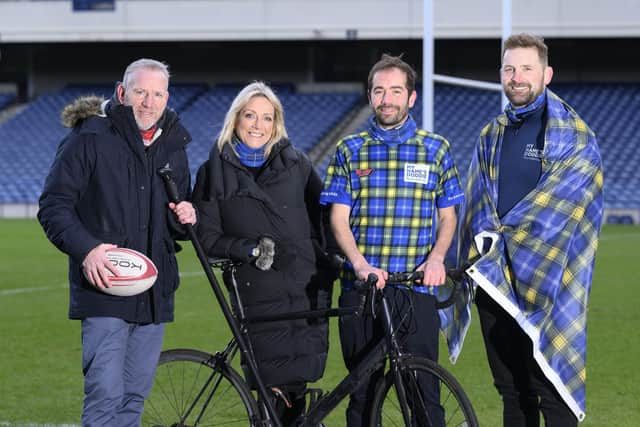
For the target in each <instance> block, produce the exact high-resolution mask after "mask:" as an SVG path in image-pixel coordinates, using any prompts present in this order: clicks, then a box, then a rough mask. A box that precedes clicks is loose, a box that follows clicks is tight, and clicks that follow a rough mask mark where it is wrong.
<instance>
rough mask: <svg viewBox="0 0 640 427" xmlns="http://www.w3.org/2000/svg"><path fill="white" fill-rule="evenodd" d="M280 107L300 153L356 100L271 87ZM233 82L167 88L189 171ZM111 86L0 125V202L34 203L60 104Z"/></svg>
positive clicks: (104, 91) (50, 98) (68, 96)
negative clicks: (187, 138) (184, 132)
mask: <svg viewBox="0 0 640 427" xmlns="http://www.w3.org/2000/svg"><path fill="white" fill-rule="evenodd" d="M275 86H276V90H277V91H278V93H279V95H280V97H281V100H282V102H283V104H284V108H285V115H286V117H285V119H286V121H287V129H288V131H289V136H290V138H291V139H292V140H293V141H294V143H295V144H296V145H297V146H298V147H300V148H301V149H302V150H304V151H308V150H309V149H311V148H312V147H313V146H314V145H315V144H317V143H318V141H319V140H320V139H321V138H322V136H323V135H324V134H326V133H327V132H328V131H329V130H330V129H331V128H332V127H333V126H334V125H335V124H336V123H337V122H338V121H339V120H340V119H341V118H342V117H343V116H344V115H345V114H346V113H347V112H348V111H349V110H350V109H352V108H353V107H354V106H355V105H356V104H357V102H358V100H359V94H357V93H300V94H298V93H295V92H294V87H293V85H285V84H282V85H275ZM239 88H240V86H238V85H222V86H220V87H215V88H212V89H209V88H208V86H207V85H205V84H178V85H174V86H172V87H171V97H170V99H169V105H170V107H171V108H173V109H175V110H176V111H178V112H179V113H180V115H181V117H182V120H183V122H184V124H185V126H186V127H187V129H189V130H190V131H191V134H192V136H193V142H192V143H191V144H189V147H188V150H187V151H188V154H189V158H190V163H191V168H192V174H193V175H194V176H195V171H196V170H197V167H198V166H199V165H200V164H202V162H203V161H204V160H205V159H206V158H207V157H208V155H209V151H210V149H211V146H212V144H213V141H214V139H215V137H216V136H217V134H218V132H219V131H220V128H221V127H222V123H223V120H224V115H225V113H226V111H227V109H228V108H229V105H230V104H231V101H232V100H233V98H234V97H235V95H236V94H237V92H238V89H239ZM112 90H113V89H112V86H110V85H99V84H98V85H71V86H67V87H66V88H65V89H63V90H61V91H59V92H55V93H50V94H45V95H42V96H40V97H38V98H37V99H36V100H35V101H33V102H32V103H31V104H30V105H29V107H28V108H26V109H25V110H24V111H22V112H21V113H20V114H18V115H16V116H15V117H13V118H12V119H10V120H9V121H7V122H6V123H4V124H2V125H0V141H2V143H0V167H1V168H2V169H3V170H4V171H5V172H6V173H5V174H3V176H2V177H0V204H2V203H36V202H37V200H38V197H39V195H40V192H41V190H42V185H43V183H44V178H45V176H46V173H47V171H48V170H49V166H50V165H51V162H52V160H53V157H54V156H55V151H56V148H57V146H58V143H59V142H60V140H61V139H62V138H63V137H64V135H65V134H66V133H67V131H68V130H67V129H65V128H64V127H63V126H62V125H61V124H60V120H59V115H60V111H61V110H62V108H63V107H64V106H65V105H67V104H68V103H70V102H71V101H73V100H74V99H76V98H77V97H79V96H83V95H88V94H95V95H98V96H102V97H105V98H106V97H109V96H111V93H112Z"/></svg>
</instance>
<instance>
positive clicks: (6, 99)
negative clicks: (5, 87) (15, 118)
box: [0, 93, 16, 111]
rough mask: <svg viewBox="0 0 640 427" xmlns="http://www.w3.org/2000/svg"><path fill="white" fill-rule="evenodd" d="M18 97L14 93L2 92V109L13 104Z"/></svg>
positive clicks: (0, 100)
mask: <svg viewBox="0 0 640 427" xmlns="http://www.w3.org/2000/svg"><path fill="white" fill-rule="evenodd" d="M15 99H16V96H15V95H14V94H12V93H0V111H1V110H4V109H5V108H6V107H8V106H9V105H11V104H12V103H13V101H14V100H15Z"/></svg>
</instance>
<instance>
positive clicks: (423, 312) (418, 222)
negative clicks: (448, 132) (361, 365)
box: [320, 55, 464, 427]
mask: <svg viewBox="0 0 640 427" xmlns="http://www.w3.org/2000/svg"><path fill="white" fill-rule="evenodd" d="M415 81H416V72H415V71H414V70H413V69H412V68H411V66H409V65H408V64H407V63H406V62H404V61H403V60H402V59H401V58H399V57H393V56H390V55H383V56H382V58H381V59H380V61H378V62H377V63H376V64H375V65H374V66H373V68H372V69H371V71H370V73H369V79H368V88H367V91H368V96H369V103H370V104H371V107H372V109H373V113H374V115H373V117H372V118H371V120H370V127H369V129H367V130H366V131H364V132H361V133H359V134H356V135H351V136H348V137H346V138H344V139H343V140H341V141H339V142H338V144H337V148H336V154H335V157H334V159H333V160H332V162H331V163H330V165H329V168H328V171H327V177H326V180H325V185H324V191H323V192H322V195H321V198H320V202H321V204H331V205H332V206H331V226H332V229H333V232H334V234H335V237H336V240H337V242H338V245H339V246H340V248H341V250H342V251H343V252H344V254H345V256H346V257H347V260H348V261H347V262H346V263H345V267H344V269H343V270H342V272H341V274H340V279H341V285H342V294H341V296H340V306H343V307H347V306H353V305H357V303H358V300H359V296H358V293H357V292H356V291H354V290H352V287H353V282H354V280H355V279H356V278H358V279H366V278H367V276H368V275H369V274H370V273H374V274H375V275H376V276H378V282H377V284H376V286H377V287H378V288H383V287H384V286H385V279H387V277H388V274H387V272H399V271H413V270H421V271H424V279H423V283H422V284H423V285H424V286H421V287H416V288H414V290H407V289H402V288H394V287H392V286H389V287H388V289H387V296H388V297H389V298H390V301H392V303H393V305H394V315H396V316H398V318H399V319H400V318H402V322H401V323H400V334H401V335H400V342H401V343H402V345H403V349H404V350H405V351H407V352H410V353H413V354H416V355H420V356H423V357H427V358H429V359H431V360H435V361H437V360H438V330H439V326H440V320H439V317H438V313H437V309H436V307H435V303H436V299H435V296H434V294H435V289H434V287H435V286H438V285H441V284H443V283H444V281H445V276H446V272H445V266H444V259H445V255H446V252H447V250H448V249H449V246H450V245H451V241H452V238H453V235H454V233H455V229H456V222H457V219H456V213H455V205H456V204H459V203H461V202H462V201H463V200H464V196H463V191H462V189H461V188H460V182H459V180H458V173H457V170H456V168H455V165H454V163H453V159H452V157H451V155H450V152H449V143H448V142H447V140H446V139H444V138H443V137H441V136H439V135H436V134H433V133H429V132H427V131H425V130H422V129H418V128H417V126H416V123H415V122H414V120H413V118H412V117H411V115H409V108H411V107H413V105H414V103H415V101H416V91H415ZM436 213H437V219H438V223H437V226H436ZM436 230H437V231H436ZM382 336H383V330H382V325H380V324H378V323H376V322H375V321H374V319H372V318H371V317H366V316H365V317H364V318H360V317H355V316H350V317H344V318H342V319H341V320H340V338H341V342H342V351H343V356H344V360H345V364H346V366H347V368H348V369H352V368H353V367H354V366H355V365H356V364H357V363H358V362H359V361H360V360H361V359H362V358H363V357H365V356H366V355H367V354H368V352H369V350H370V349H371V348H373V347H374V346H375V344H377V343H378V341H379V340H380V338H381V337H382ZM381 373H382V372H378V374H377V375H374V376H372V377H371V378H369V380H368V381H367V382H366V383H365V384H363V385H362V386H361V387H360V388H359V389H358V391H357V392H355V393H353V394H352V395H351V399H350V401H349V406H348V409H347V425H348V426H349V427H354V426H358V427H359V426H365V425H367V426H368V425H369V423H370V420H369V415H370V412H371V407H370V404H371V402H372V400H373V392H374V390H373V388H374V387H375V384H376V381H377V379H378V378H379V377H380V375H381ZM423 392H424V394H425V397H426V398H427V401H428V402H429V403H428V408H427V409H428V410H429V411H430V413H431V414H432V415H433V417H434V420H435V421H436V423H435V424H434V425H440V424H441V425H444V414H443V409H442V408H441V407H440V404H439V396H438V390H437V387H436V386H434V385H433V384H430V385H426V386H425V385H423Z"/></svg>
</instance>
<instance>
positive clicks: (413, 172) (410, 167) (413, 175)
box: [404, 163, 429, 184]
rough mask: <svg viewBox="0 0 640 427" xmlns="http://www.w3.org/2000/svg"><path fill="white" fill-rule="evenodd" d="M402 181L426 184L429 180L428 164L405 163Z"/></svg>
mask: <svg viewBox="0 0 640 427" xmlns="http://www.w3.org/2000/svg"><path fill="white" fill-rule="evenodd" d="M404 181H405V182H417V183H420V184H426V183H427V182H429V165H424V164H422V165H421V164H416V163H405V164H404Z"/></svg>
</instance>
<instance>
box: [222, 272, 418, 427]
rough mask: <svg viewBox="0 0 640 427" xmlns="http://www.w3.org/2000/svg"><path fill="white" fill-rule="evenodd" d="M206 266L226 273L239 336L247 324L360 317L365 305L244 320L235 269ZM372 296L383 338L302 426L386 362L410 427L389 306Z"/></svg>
mask: <svg viewBox="0 0 640 427" xmlns="http://www.w3.org/2000/svg"><path fill="white" fill-rule="evenodd" d="M210 264H211V265H212V266H214V267H218V268H221V269H223V271H229V272H230V273H231V274H230V277H231V282H232V283H231V287H232V288H233V292H234V294H235V296H236V305H237V306H238V311H239V315H240V329H241V331H242V333H243V334H247V329H246V326H247V325H248V324H251V323H261V322H272V321H278V320H292V319H313V318H319V317H339V316H344V315H361V314H362V312H363V311H364V306H365V304H364V302H365V301H364V300H362V303H361V304H360V305H359V306H353V307H344V308H329V309H321V310H307V311H299V312H291V313H283V314H274V315H264V316H254V317H247V316H246V315H245V313H244V309H243V308H242V302H241V300H240V299H239V297H238V286H237V282H236V278H235V274H234V273H235V265H234V264H233V263H232V262H231V261H229V260H212V261H210ZM376 281H377V278H375V276H373V277H369V279H368V280H367V282H366V283H367V285H366V286H370V287H371V288H372V289H374V291H375V287H374V283H375V282H376ZM376 292H379V294H380V302H379V304H380V307H381V308H382V310H381V312H382V321H383V325H384V329H385V337H384V338H382V339H381V340H380V341H379V342H378V344H376V345H375V347H374V348H373V350H372V351H371V352H369V354H368V355H367V357H365V359H364V360H362V361H361V362H360V363H358V365H357V366H356V367H355V368H353V369H351V370H350V372H349V374H348V375H347V376H346V377H345V378H344V379H343V380H342V381H341V382H340V383H339V384H338V385H337V386H335V388H334V389H333V390H332V391H331V392H330V393H329V394H327V395H325V396H323V397H321V398H320V399H318V400H317V401H315V402H314V403H313V405H312V406H311V407H310V408H309V411H307V413H306V415H305V418H304V422H303V424H302V426H316V425H318V424H319V423H320V422H321V421H322V420H323V419H324V418H325V417H326V416H327V415H328V414H329V413H330V412H331V411H333V410H334V409H335V408H336V407H337V406H338V405H339V404H340V402H341V401H342V400H343V399H344V398H345V397H347V396H348V395H349V394H350V393H352V392H353V391H354V390H356V389H357V388H358V386H359V385H360V384H361V383H362V382H363V381H364V380H365V379H366V378H370V377H371V375H372V374H373V373H374V372H375V371H377V370H378V369H379V368H380V367H382V366H384V364H385V361H386V359H387V358H388V359H389V364H390V369H391V371H392V372H394V383H395V387H396V392H397V393H398V395H399V399H400V402H401V405H400V406H401V408H402V411H403V417H404V419H405V424H406V425H410V417H409V414H408V411H407V407H408V403H407V400H406V395H405V393H404V388H403V386H402V381H401V379H400V375H399V373H398V369H397V364H398V360H400V359H401V358H402V357H403V353H402V351H401V349H400V345H399V344H398V341H397V340H396V330H395V327H394V324H393V319H392V316H391V310H390V308H389V303H388V300H387V298H386V296H385V293H384V289H381V290H377V291H376ZM247 341H248V340H247ZM270 415H271V414H270ZM271 416H272V415H271Z"/></svg>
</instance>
